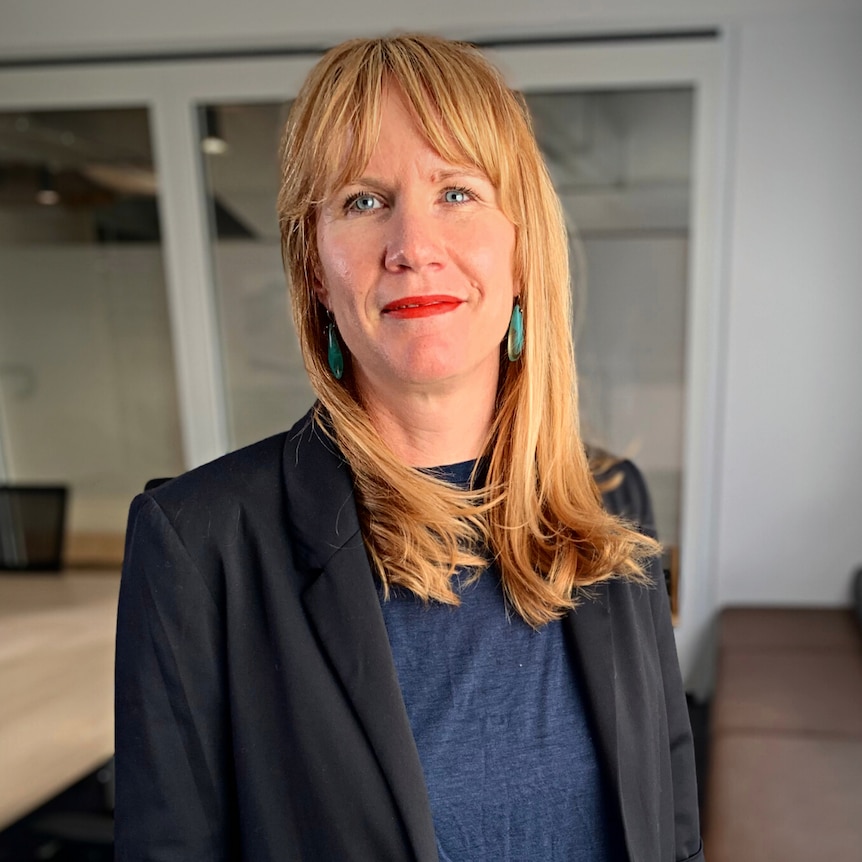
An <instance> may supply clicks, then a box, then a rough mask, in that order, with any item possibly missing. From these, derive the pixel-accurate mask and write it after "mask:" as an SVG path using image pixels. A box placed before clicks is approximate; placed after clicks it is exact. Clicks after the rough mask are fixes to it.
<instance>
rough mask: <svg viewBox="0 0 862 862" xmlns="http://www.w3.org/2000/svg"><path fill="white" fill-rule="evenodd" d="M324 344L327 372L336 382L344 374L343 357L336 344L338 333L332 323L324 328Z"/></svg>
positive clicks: (339, 346) (339, 347)
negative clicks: (327, 361)
mask: <svg viewBox="0 0 862 862" xmlns="http://www.w3.org/2000/svg"><path fill="white" fill-rule="evenodd" d="M326 343H327V359H328V360H329V370H330V371H331V372H332V376H333V377H334V378H335V379H336V380H341V375H342V374H344V356H343V355H342V353H341V345H340V344H339V343H338V332H337V331H336V329H335V324H334V323H333V322H332V321H330V322H329V323H328V324H327V326H326Z"/></svg>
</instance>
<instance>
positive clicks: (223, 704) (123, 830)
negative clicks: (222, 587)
mask: <svg viewBox="0 0 862 862" xmlns="http://www.w3.org/2000/svg"><path fill="white" fill-rule="evenodd" d="M223 631H224V620H223V612H222V602H221V601H220V597H219V591H218V588H217V587H216V585H215V579H214V578H212V577H211V578H210V580H209V581H208V580H207V579H206V578H205V577H204V576H203V575H202V573H201V572H200V571H198V568H197V567H196V565H195V562H194V561H193V560H192V559H191V557H190V556H189V553H188V552H187V549H186V547H185V546H184V544H183V542H182V541H181V540H180V538H179V536H178V535H177V533H176V531H175V530H174V528H173V526H172V525H171V523H170V522H169V520H168V518H167V517H166V515H165V513H164V512H163V510H162V509H161V508H160V507H159V505H158V503H157V502H156V500H154V499H153V497H151V496H149V495H146V494H144V495H141V496H139V497H137V498H136V499H135V500H134V501H133V503H132V507H131V511H130V514H129V524H128V530H127V533H126V553H125V559H124V563H123V574H122V579H121V584H120V600H119V612H118V619H117V652H116V694H115V698H116V700H115V715H116V761H115V765H116V808H115V854H116V858H117V860H118V862H143V860H153V862H156V860H158V862H174V860H176V862H179V860H183V862H196V860H201V862H204V860H206V862H220V860H227V859H238V858H240V853H239V851H238V850H237V835H236V831H237V830H236V827H235V817H234V816H233V811H235V807H234V800H233V799H232V798H231V793H232V792H233V791H232V790H231V788H233V786H234V783H233V781H231V780H229V774H230V763H231V755H230V751H231V747H230V739H229V729H228V728H229V722H228V704H227V694H226V691H227V686H226V684H225V648H224V638H223Z"/></svg>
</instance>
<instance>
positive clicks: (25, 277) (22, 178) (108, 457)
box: [0, 109, 183, 562]
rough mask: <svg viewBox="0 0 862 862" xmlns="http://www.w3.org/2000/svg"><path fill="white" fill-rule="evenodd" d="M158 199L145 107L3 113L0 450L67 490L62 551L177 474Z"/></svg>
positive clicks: (80, 551)
mask: <svg viewBox="0 0 862 862" xmlns="http://www.w3.org/2000/svg"><path fill="white" fill-rule="evenodd" d="M157 191H158V182H157V177H156V174H155V171H154V168H153V159H152V154H151V151H150V133H149V120H148V116H147V112H146V111H145V110H143V109H111V110H77V111H38V112H36V111H34V112H7V113H0V260H2V273H3V276H2V279H0V446H2V454H3V461H4V464H5V472H6V481H7V482H10V483H15V484H35V483H50V484H64V485H67V486H68V487H69V489H70V492H71V493H70V504H71V505H70V511H69V518H68V523H67V527H68V532H69V540H70V541H69V542H68V544H67V548H68V551H69V554H70V556H72V557H73V558H74V557H76V555H77V556H78V557H79V558H81V557H87V556H88V555H92V554H95V555H96V556H99V555H103V556H104V554H107V556H108V557H109V558H110V559H112V560H113V561H115V562H118V561H119V559H120V558H121V555H122V545H121V541H122V534H123V531H124V528H125V519H126V514H127V512H128V504H129V501H130V499H131V497H132V496H133V495H134V494H135V493H137V492H138V491H140V490H142V488H143V485H144V483H145V482H146V480H148V479H150V478H153V477H155V476H173V475H176V474H177V473H179V472H181V471H182V469H183V463H182V453H181V439H180V428H179V418H178V409H177V395H176V385H175V380H174V364H173V355H172V349H171V340H170V330H169V321H168V309H167V302H166V294H165V283H164V273H163V265H162V252H161V234H160V229H159V215H158V205H157Z"/></svg>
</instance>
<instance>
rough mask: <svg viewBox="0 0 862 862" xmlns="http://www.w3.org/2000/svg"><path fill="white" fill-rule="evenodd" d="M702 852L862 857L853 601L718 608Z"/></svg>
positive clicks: (769, 858)
mask: <svg viewBox="0 0 862 862" xmlns="http://www.w3.org/2000/svg"><path fill="white" fill-rule="evenodd" d="M718 649H719V652H718V677H717V682H716V691H715V698H714V700H713V710H712V721H711V741H710V764H709V784H708V788H707V811H706V828H705V831H706V851H707V858H708V859H709V862H749V860H751V862H797V860H798V862H813V860H820V859H842V860H844V859H847V860H849V859H860V860H862V632H860V626H859V622H858V620H857V618H856V616H855V615H854V613H853V612H852V611H851V610H846V611H845V610H807V609H778V608H729V609H726V610H724V611H723V612H722V613H721V616H720V619H719V648H718Z"/></svg>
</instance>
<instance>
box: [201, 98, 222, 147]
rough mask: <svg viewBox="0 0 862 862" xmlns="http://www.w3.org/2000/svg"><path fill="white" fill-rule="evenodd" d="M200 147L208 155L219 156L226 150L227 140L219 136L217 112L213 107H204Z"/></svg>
mask: <svg viewBox="0 0 862 862" xmlns="http://www.w3.org/2000/svg"><path fill="white" fill-rule="evenodd" d="M203 120H204V121H203V129H202V131H203V133H204V136H203V138H201V149H202V150H203V151H204V152H205V153H206V154H207V155H208V156H221V155H224V153H226V152H227V150H228V146H227V141H226V140H225V139H224V138H223V137H222V136H221V129H220V124H219V118H218V114H217V113H216V109H215V108H204V117H203Z"/></svg>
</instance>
